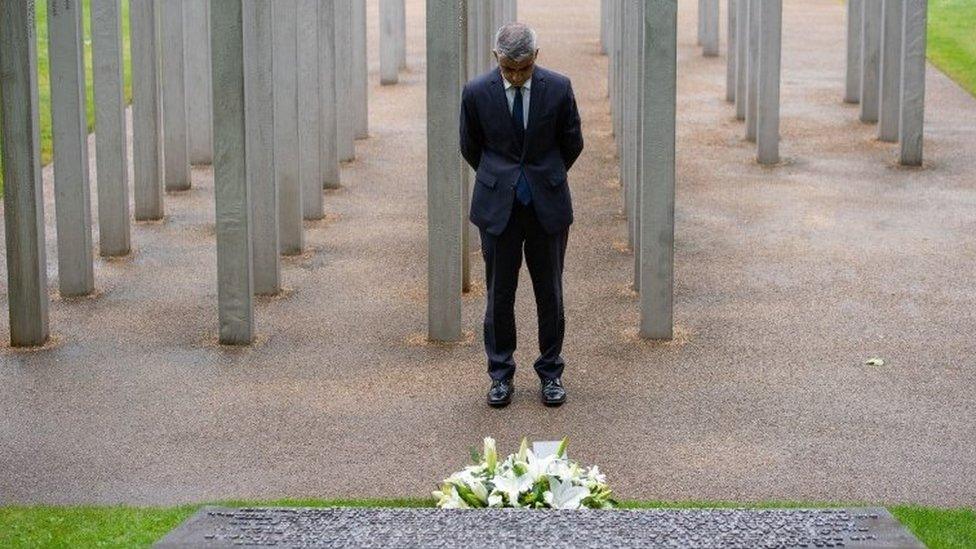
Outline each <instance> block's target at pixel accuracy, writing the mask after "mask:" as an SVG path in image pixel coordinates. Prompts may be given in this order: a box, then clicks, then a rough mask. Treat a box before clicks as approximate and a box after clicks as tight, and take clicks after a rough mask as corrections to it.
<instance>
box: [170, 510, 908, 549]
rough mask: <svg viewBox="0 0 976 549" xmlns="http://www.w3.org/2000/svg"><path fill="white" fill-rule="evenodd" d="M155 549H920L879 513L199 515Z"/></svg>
mask: <svg viewBox="0 0 976 549" xmlns="http://www.w3.org/2000/svg"><path fill="white" fill-rule="evenodd" d="M156 546H157V547H254V546H262V547H444V548H449V547H450V548H453V547H530V546H531V547H566V548H578V547H601V548H602V547H689V548H718V547H741V548H750V549H751V548H757V547H760V548H780V547H782V548H786V547H811V548H814V547H854V548H867V547H871V548H894V547H905V548H919V547H922V548H924V547H925V546H924V545H923V544H922V543H920V542H919V541H918V540H917V539H916V538H915V537H914V536H912V535H911V534H910V533H909V532H908V531H907V530H906V529H905V528H904V527H902V526H901V524H900V523H899V522H898V521H897V520H895V518H894V517H892V516H891V514H890V513H888V511H887V510H885V509H882V508H854V509H642V510H637V509H634V510H629V509H626V510H625V509H621V510H606V511H594V510H581V511H569V510H558V511H554V510H546V511H544V510H524V509H470V510H468V509H459V510H442V509H433V508H424V509H385V508H384V509H376V508H373V509H351V508H344V509H343V508H329V509H304V508H302V509H289V508H272V509H267V508H244V509H228V508H220V507H204V508H203V509H201V510H200V511H199V512H197V514H195V515H194V516H192V517H190V518H189V519H187V521H186V522H184V523H183V524H182V525H181V526H180V527H178V528H177V529H175V530H173V531H172V532H170V533H169V534H168V535H167V536H166V537H165V538H163V539H162V540H161V541H160V542H159V543H158V544H157V545H156Z"/></svg>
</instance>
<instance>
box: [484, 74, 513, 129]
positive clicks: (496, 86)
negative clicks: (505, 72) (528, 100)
mask: <svg viewBox="0 0 976 549" xmlns="http://www.w3.org/2000/svg"><path fill="white" fill-rule="evenodd" d="M489 88H490V89H491V101H492V108H493V109H494V110H495V111H496V112H497V114H498V116H499V118H500V119H501V120H508V121H509V124H508V128H509V130H511V132H512V135H511V138H512V140H514V139H515V129H514V127H513V125H512V124H511V120H512V113H511V112H509V110H508V98H507V97H506V96H505V83H504V82H503V81H502V75H501V72H500V71H499V70H498V69H497V68H496V69H495V76H494V78H492V79H491V86H489Z"/></svg>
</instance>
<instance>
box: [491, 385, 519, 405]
mask: <svg viewBox="0 0 976 549" xmlns="http://www.w3.org/2000/svg"><path fill="white" fill-rule="evenodd" d="M514 395H515V389H514V388H513V389H512V392H511V393H509V395H508V398H507V399H505V400H499V401H491V400H489V401H488V406H491V407H492V408H504V407H506V406H508V405H509V404H511V403H512V396H514Z"/></svg>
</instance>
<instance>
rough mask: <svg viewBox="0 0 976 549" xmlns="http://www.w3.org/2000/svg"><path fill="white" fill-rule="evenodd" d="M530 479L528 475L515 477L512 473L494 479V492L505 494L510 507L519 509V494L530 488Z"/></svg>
mask: <svg viewBox="0 0 976 549" xmlns="http://www.w3.org/2000/svg"><path fill="white" fill-rule="evenodd" d="M532 482H533V481H532V479H530V478H529V476H528V475H522V476H518V477H517V476H515V473H514V472H511V471H510V472H508V473H507V474H504V475H501V476H496V477H495V490H497V491H499V492H501V493H502V494H505V497H507V498H508V503H509V505H511V506H512V507H520V504H519V494H521V493H522V492H525V491H528V490H529V489H531V488H532Z"/></svg>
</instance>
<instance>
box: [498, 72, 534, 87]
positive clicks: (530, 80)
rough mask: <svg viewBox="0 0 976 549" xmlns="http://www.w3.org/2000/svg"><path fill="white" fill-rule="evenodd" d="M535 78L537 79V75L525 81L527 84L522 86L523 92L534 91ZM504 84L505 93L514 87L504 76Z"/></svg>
mask: <svg viewBox="0 0 976 549" xmlns="http://www.w3.org/2000/svg"><path fill="white" fill-rule="evenodd" d="M534 77H535V75H533V76H530V77H529V79H528V80H526V81H525V84H522V89H523V90H525V91H529V90H531V89H532V79H533V78H534ZM502 83H503V84H504V85H505V91H508V90H509V88H511V87H512V83H511V82H509V81H508V79H507V78H505V77H504V76H502Z"/></svg>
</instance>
